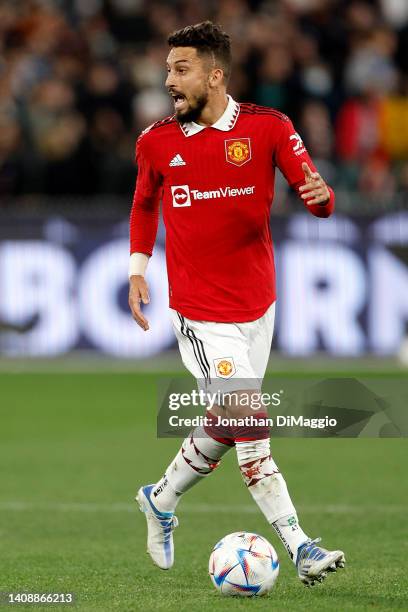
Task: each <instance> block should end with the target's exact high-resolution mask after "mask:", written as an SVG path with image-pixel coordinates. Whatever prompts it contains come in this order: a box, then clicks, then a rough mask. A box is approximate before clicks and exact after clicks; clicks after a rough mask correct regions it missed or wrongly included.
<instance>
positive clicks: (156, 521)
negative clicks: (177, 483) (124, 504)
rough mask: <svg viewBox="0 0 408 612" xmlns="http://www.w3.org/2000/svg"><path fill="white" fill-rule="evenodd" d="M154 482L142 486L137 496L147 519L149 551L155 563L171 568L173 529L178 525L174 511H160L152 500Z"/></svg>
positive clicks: (172, 561)
mask: <svg viewBox="0 0 408 612" xmlns="http://www.w3.org/2000/svg"><path fill="white" fill-rule="evenodd" d="M153 487H155V485H154V484H150V485H146V486H145V487H141V488H140V489H139V491H138V492H137V495H136V497H135V499H136V501H137V503H138V504H139V508H140V510H141V511H142V512H144V513H145V516H146V521H147V552H148V553H149V555H150V556H151V558H152V560H153V563H155V564H156V565H157V566H158V567H160V568H161V569H170V568H171V567H172V565H173V563H174V544H173V529H175V528H176V527H177V525H178V520H177V517H176V516H175V515H174V514H173V512H160V511H159V510H158V509H157V508H156V507H155V505H154V504H153V502H152V500H151V493H152V489H153Z"/></svg>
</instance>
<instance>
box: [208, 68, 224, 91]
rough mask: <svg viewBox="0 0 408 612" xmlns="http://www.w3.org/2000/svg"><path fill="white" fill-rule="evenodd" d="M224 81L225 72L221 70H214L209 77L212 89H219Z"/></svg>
mask: <svg viewBox="0 0 408 612" xmlns="http://www.w3.org/2000/svg"><path fill="white" fill-rule="evenodd" d="M223 80H224V71H223V70H222V69H221V68H214V69H213V70H211V72H210V75H209V84H210V86H211V87H218V85H220V84H221V83H222V82H223Z"/></svg>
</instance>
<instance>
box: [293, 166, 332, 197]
mask: <svg viewBox="0 0 408 612" xmlns="http://www.w3.org/2000/svg"><path fill="white" fill-rule="evenodd" d="M302 170H303V172H304V173H305V184H304V185H302V187H300V188H299V192H300V193H301V198H302V199H303V200H306V204H307V206H312V205H313V204H326V202H328V201H329V200H330V191H329V189H328V187H327V185H326V183H325V182H324V180H323V179H322V177H321V176H320V174H319V173H318V172H312V171H311V169H310V168H309V166H308V165H307V163H306V162H303V164H302ZM309 198H312V199H311V200H310V199H309Z"/></svg>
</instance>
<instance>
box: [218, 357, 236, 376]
mask: <svg viewBox="0 0 408 612" xmlns="http://www.w3.org/2000/svg"><path fill="white" fill-rule="evenodd" d="M214 366H215V373H216V375H217V376H218V378H231V376H234V374H235V372H236V369H235V363H234V360H233V358H232V357H220V358H219V359H214Z"/></svg>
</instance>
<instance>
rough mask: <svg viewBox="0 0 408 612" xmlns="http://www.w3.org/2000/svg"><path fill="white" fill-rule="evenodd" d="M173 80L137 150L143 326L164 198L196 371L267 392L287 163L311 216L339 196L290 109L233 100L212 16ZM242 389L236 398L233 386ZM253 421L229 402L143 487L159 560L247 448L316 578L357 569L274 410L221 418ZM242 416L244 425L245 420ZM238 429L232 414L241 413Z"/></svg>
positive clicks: (180, 333)
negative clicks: (321, 535) (320, 516)
mask: <svg viewBox="0 0 408 612" xmlns="http://www.w3.org/2000/svg"><path fill="white" fill-rule="evenodd" d="M168 43H169V47H170V52H169V55H168V57H167V80H166V88H167V90H168V92H169V94H170V95H171V97H172V98H173V102H174V111H175V113H174V115H172V116H169V117H166V118H165V119H163V120H161V121H158V122H156V123H154V124H153V125H151V126H150V127H148V128H147V129H146V130H144V132H143V133H142V134H141V136H140V137H139V139H138V141H137V145H136V159H137V165H138V177H137V184H136V190H135V195H134V200H133V206H132V212H131V217H130V248H131V257H130V267H129V278H130V291H129V305H130V308H131V311H132V314H133V317H134V318H135V320H136V321H137V323H138V324H139V325H140V326H141V327H142V329H143V330H145V331H146V330H148V329H149V323H148V321H147V319H146V317H145V316H144V314H143V312H142V310H141V303H143V304H148V302H149V291H148V286H147V283H146V280H145V271H146V267H147V264H148V261H149V258H150V257H151V255H152V251H153V245H154V242H155V237H156V232H157V225H158V219H159V205H160V202H162V208H163V218H164V224H165V227H166V258H167V271H168V280H169V300H170V309H171V315H172V319H173V324H174V330H175V334H176V336H177V340H178V343H179V348H180V353H181V357H182V360H183V363H184V365H185V366H186V368H187V369H188V370H189V371H190V372H191V373H192V374H193V376H194V377H195V378H196V379H197V381H198V384H199V387H200V388H205V389H211V388H215V387H214V385H215V384H216V383H217V381H218V382H221V381H222V382H223V383H224V384H225V385H226V388H227V389H228V390H229V391H231V390H234V391H236V392H237V394H238V395H237V396H238V397H239V394H240V393H243V392H246V393H255V392H256V391H258V392H259V389H260V384H261V382H262V379H263V377H264V374H265V370H266V366H267V362H268V357H269V353H270V346H271V341H272V334H273V326H274V314H275V298H276V295H275V276H274V262H273V248H272V239H271V232H270V225H269V216H270V208H271V204H272V200H273V192H274V175H275V168H276V167H277V168H279V169H280V170H281V171H282V173H283V174H284V176H285V177H286V179H287V181H288V183H289V184H290V185H291V187H292V188H293V189H294V190H295V191H296V192H297V193H298V194H299V197H300V198H301V200H302V201H303V202H304V204H305V206H306V208H307V210H308V211H310V212H311V213H312V214H313V215H316V216H317V217H328V216H329V215H330V214H331V213H332V212H333V209H334V194H333V191H332V190H331V188H330V187H329V186H328V185H327V184H326V183H325V181H324V180H323V179H322V177H321V176H320V175H319V174H318V172H317V171H316V168H315V167H314V165H313V162H312V161H311V159H310V157H309V155H308V153H307V151H306V149H305V146H304V144H303V142H302V139H301V137H300V136H299V134H298V133H297V132H296V131H295V129H294V127H293V125H292V123H291V121H290V120H289V119H288V117H287V116H286V115H284V114H282V113H281V112H279V111H277V110H274V109H272V108H266V107H263V106H257V105H255V104H242V103H238V102H236V101H235V100H233V99H232V98H231V96H229V95H227V92H226V89H227V84H228V79H229V77H230V72H231V50H230V41H229V37H228V35H227V34H225V33H224V32H223V31H222V29H221V28H220V27H219V26H217V25H214V24H212V23H211V22H209V21H206V22H203V23H200V24H197V25H194V26H189V27H186V28H184V29H182V30H179V31H177V32H174V33H173V34H171V35H170V36H169V38H168ZM231 395H233V394H231ZM250 414H252V415H254V414H255V413H254V411H253V410H252V408H251V407H250V406H249V407H248V406H247V407H243V406H241V405H240V403H239V401H236V402H235V403H234V402H232V403H231V404H230V405H227V406H224V405H220V406H216V407H214V408H213V409H212V410H211V412H210V413H209V415H207V416H209V424H208V425H206V426H205V427H197V428H196V429H194V430H193V431H192V432H191V434H190V435H189V437H188V438H186V440H184V442H183V444H182V446H181V449H180V451H179V452H178V454H177V455H176V457H175V458H174V459H173V461H172V462H171V463H170V465H169V466H168V468H167V469H166V472H165V474H164V476H163V477H162V478H161V479H160V480H159V481H158V482H156V483H154V484H150V485H146V486H143V487H141V488H140V490H139V492H138V494H137V497H136V499H137V501H138V503H139V506H140V508H141V510H143V512H145V516H146V519H147V528H148V538H147V549H148V552H149V554H150V556H151V557H152V559H153V561H154V563H156V565H158V566H159V567H160V568H162V569H169V568H170V567H171V566H172V565H173V562H174V546H173V534H172V531H173V529H174V528H175V527H176V526H177V524H178V522H177V518H176V516H175V515H174V512H175V509H176V505H177V503H178V501H179V500H180V497H181V496H182V495H183V494H184V493H185V492H186V491H187V490H188V489H190V488H191V487H193V486H194V485H195V484H197V483H198V482H200V481H202V480H203V479H204V478H206V477H207V476H209V475H210V474H211V473H212V472H213V471H214V469H215V468H216V467H217V466H218V465H219V463H220V461H221V459H222V457H223V455H224V454H225V453H226V452H228V450H230V449H231V448H232V447H235V450H236V454H237V458H238V464H239V468H240V470H241V473H242V477H243V480H244V482H245V484H246V486H247V487H248V490H249V491H250V493H251V494H252V497H253V499H254V500H255V502H256V503H257V504H258V506H259V508H260V510H261V511H262V512H263V514H264V515H265V517H266V519H267V521H268V522H269V523H270V524H271V525H272V526H273V528H274V529H275V531H276V533H277V534H278V536H279V538H280V539H281V541H282V542H283V544H284V546H285V548H286V550H287V552H288V553H289V555H290V557H291V559H292V560H293V562H294V564H295V567H296V569H297V572H298V575H299V577H300V579H301V581H302V582H304V583H305V584H306V585H312V584H314V582H315V581H322V580H323V579H324V577H325V576H326V574H327V572H329V571H335V570H336V568H337V567H343V566H344V564H345V559H344V554H343V552H342V551H340V550H335V551H328V550H326V549H324V548H321V547H320V546H318V544H317V543H318V542H319V539H315V540H312V539H310V538H309V537H308V536H307V535H306V534H305V532H304V531H303V530H302V528H301V526H300V524H299V520H298V517H297V514H296V510H295V508H294V506H293V503H292V500H291V498H290V496H289V493H288V490H287V486H286V483H285V480H284V478H283V476H282V474H281V473H280V471H279V470H278V467H277V465H276V463H275V462H274V460H273V459H272V457H271V454H270V440H269V430H268V428H267V427H265V426H264V425H262V422H263V423H264V422H265V418H264V417H265V416H266V412H265V411H264V410H261V411H258V412H257V413H256V419H257V420H256V423H258V422H259V426H250V427H249V426H246V425H244V426H240V425H239V426H238V425H237V426H233V425H232V424H231V427H229V428H227V429H228V431H226V430H225V428H224V429H221V428H220V427H219V426H218V425H217V416H219V415H224V416H227V417H228V418H231V417H237V416H240V417H244V416H248V415H250ZM235 421H237V419H235ZM231 423H233V421H231Z"/></svg>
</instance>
